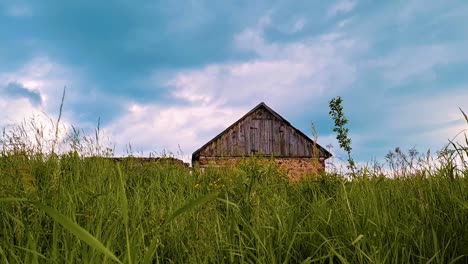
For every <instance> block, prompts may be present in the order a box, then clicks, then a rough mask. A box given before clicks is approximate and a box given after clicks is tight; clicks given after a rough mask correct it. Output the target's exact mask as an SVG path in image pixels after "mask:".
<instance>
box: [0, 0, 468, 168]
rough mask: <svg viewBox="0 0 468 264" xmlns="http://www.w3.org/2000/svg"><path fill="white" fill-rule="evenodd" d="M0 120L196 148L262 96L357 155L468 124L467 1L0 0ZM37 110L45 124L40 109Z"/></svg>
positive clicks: (322, 139) (426, 139)
mask: <svg viewBox="0 0 468 264" xmlns="http://www.w3.org/2000/svg"><path fill="white" fill-rule="evenodd" d="M0 34H1V36H2V37H1V41H0V127H9V126H10V125H11V124H15V123H18V122H24V120H29V119H30V118H32V117H38V116H41V117H40V118H39V119H40V120H43V121H44V122H45V123H47V120H48V118H52V119H56V118H57V116H58V114H59V108H60V103H61V97H62V92H63V89H64V87H66V95H65V100H64V106H63V111H62V119H61V122H62V125H63V126H64V127H66V128H65V129H71V126H73V127H75V128H78V129H82V130H83V131H86V132H88V133H93V131H94V129H95V128H96V127H97V125H98V123H99V128H100V131H101V133H102V135H103V136H104V137H105V138H106V139H107V140H108V142H109V144H111V145H112V147H113V148H115V153H116V154H119V153H120V154H121V153H128V150H129V146H131V149H132V151H133V152H135V153H140V154H141V155H149V153H174V154H175V155H177V156H178V157H180V158H182V159H185V160H188V159H190V158H189V157H190V156H191V154H192V152H193V151H195V150H196V149H198V148H199V147H201V146H202V145H203V144H204V143H206V142H207V141H209V140H210V139H212V138H213V137H214V136H216V135H217V134H218V133H220V132H221V131H222V130H224V129H225V128H226V127H227V126H229V125H230V124H232V123H233V122H234V121H236V120H237V119H239V118H240V117H241V116H243V115H244V114H245V113H246V112H248V111H249V110H250V109H252V108H253V107H255V106H256V105H257V104H258V103H260V102H265V103H266V104H267V105H268V106H270V107H271V108H272V109H274V110H275V111H276V112H278V113H279V114H280V115H282V116H283V117H284V118H285V119H287V120H288V121H290V122H291V123H292V124H293V125H294V126H295V127H296V128H298V129H300V130H301V131H303V132H304V133H306V134H307V135H309V136H311V137H312V129H311V123H312V122H313V123H314V124H315V126H316V128H317V133H318V143H319V144H320V145H322V146H324V147H325V146H327V145H330V144H331V145H333V148H332V149H331V152H332V153H334V154H335V156H337V157H343V158H344V154H343V152H342V151H340V150H339V146H338V143H337V142H336V140H335V134H334V132H333V131H332V130H333V121H332V119H331V118H330V116H329V113H328V112H329V108H328V102H329V101H330V100H331V99H332V98H334V97H336V96H341V97H342V98H343V107H344V113H345V116H346V117H347V118H348V120H349V123H348V125H347V126H348V128H349V136H350V138H351V139H352V148H353V152H352V154H353V157H354V159H355V160H357V161H359V162H367V161H371V160H383V158H384V157H385V155H386V154H387V153H388V151H391V150H394V149H395V148H396V147H400V148H401V149H403V150H406V149H410V148H416V149H418V150H420V151H421V152H425V151H426V150H427V149H431V150H432V151H435V150H437V149H440V148H441V147H442V146H443V145H444V144H446V143H447V142H448V140H449V139H452V138H453V137H454V136H455V135H456V134H457V133H458V132H460V131H462V130H463V129H467V128H468V124H467V123H466V122H465V121H464V119H463V116H462V114H461V112H460V110H459V107H460V108H462V109H465V112H468V3H467V2H466V1H464V0H460V1H451V0H447V1H426V0H413V1H370V0H369V1H362V0H338V1H335V2H333V1H313V0H304V1H301V0H298V1H291V0H285V1H270V0H249V1H245V0H240V1H204V0H199V1H167V0H161V1H147V0H138V1H123V0H114V1H88V0H81V1H58V0H55V1H54V0H44V1H25V0H0ZM41 118H42V119H41Z"/></svg>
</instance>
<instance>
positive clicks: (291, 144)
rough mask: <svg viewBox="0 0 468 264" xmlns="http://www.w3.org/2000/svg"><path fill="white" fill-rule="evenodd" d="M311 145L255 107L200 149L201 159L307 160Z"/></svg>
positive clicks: (271, 115) (264, 110)
mask: <svg viewBox="0 0 468 264" xmlns="http://www.w3.org/2000/svg"><path fill="white" fill-rule="evenodd" d="M312 149H313V143H311V142H310V141H309V140H307V138H304V137H303V136H301V135H300V134H299V133H297V132H296V131H295V129H294V128H292V127H291V126H290V125H287V124H285V123H284V121H282V120H280V119H279V118H277V117H276V116H274V115H273V114H272V113H271V112H269V111H267V110H266V109H265V108H258V109H257V110H256V111H254V112H253V113H252V114H251V115H249V116H247V117H246V118H245V119H243V120H242V121H240V122H238V123H237V124H236V125H235V126H233V127H231V129H229V130H228V131H227V132H226V133H223V134H222V135H221V136H220V137H219V138H217V139H216V140H214V141H212V142H211V143H210V144H209V145H207V146H206V147H205V148H204V149H202V150H201V152H200V156H202V157H203V156H205V157H236V156H237V157H240V156H249V155H250V154H259V153H262V154H264V155H274V156H278V157H311V156H312Z"/></svg>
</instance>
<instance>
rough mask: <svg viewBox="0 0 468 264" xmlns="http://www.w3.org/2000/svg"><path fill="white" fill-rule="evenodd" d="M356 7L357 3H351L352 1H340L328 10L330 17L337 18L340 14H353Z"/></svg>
mask: <svg viewBox="0 0 468 264" xmlns="http://www.w3.org/2000/svg"><path fill="white" fill-rule="evenodd" d="M355 6H356V2H355V1H350V0H344V1H339V2H337V3H335V4H334V5H332V6H331V7H330V8H329V9H328V15H329V16H336V15H338V14H346V13H349V12H351V11H352V10H353V9H354V7H355Z"/></svg>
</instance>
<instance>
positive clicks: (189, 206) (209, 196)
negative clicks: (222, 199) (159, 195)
mask: <svg viewBox="0 0 468 264" xmlns="http://www.w3.org/2000/svg"><path fill="white" fill-rule="evenodd" d="M218 195H219V192H212V193H209V194H207V195H204V196H201V197H198V198H197V199H195V200H193V201H191V202H188V203H187V204H185V205H184V206H182V207H181V208H179V209H177V210H176V211H175V212H174V213H173V214H172V215H171V216H169V217H168V218H167V219H166V221H165V222H164V224H168V223H170V222H171V221H172V220H174V218H176V217H177V216H179V215H181V214H183V213H185V212H188V211H190V210H191V209H193V208H195V207H197V206H199V205H201V204H204V203H206V202H208V201H210V200H213V199H215V198H216V197H218Z"/></svg>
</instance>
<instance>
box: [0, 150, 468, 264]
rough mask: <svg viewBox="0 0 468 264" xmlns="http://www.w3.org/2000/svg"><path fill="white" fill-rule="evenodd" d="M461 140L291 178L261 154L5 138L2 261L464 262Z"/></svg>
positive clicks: (465, 173) (467, 235)
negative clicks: (196, 153) (146, 151)
mask: <svg viewBox="0 0 468 264" xmlns="http://www.w3.org/2000/svg"><path fill="white" fill-rule="evenodd" d="M3 142H7V141H3ZM73 142H74V141H73ZM75 143H76V142H75ZM26 145H27V144H26ZM54 145H55V144H54ZM15 146H17V145H15ZM35 146H36V147H37V146H38V144H36V145H35ZM467 146H468V142H467V144H466V145H460V144H458V145H456V144H453V145H451V146H450V147H451V148H449V149H447V150H446V151H445V152H444V153H445V154H444V155H441V157H445V159H442V158H441V159H439V160H438V162H435V163H434V164H429V165H427V166H425V167H421V166H413V163H412V162H408V161H407V160H406V161H405V159H406V157H405V156H399V159H394V158H395V157H390V156H389V157H388V158H389V159H390V160H391V163H392V166H391V169H392V170H393V172H394V173H396V174H394V175H393V176H394V177H393V178H392V179H391V178H389V177H384V176H383V175H380V173H377V172H375V171H373V172H370V171H369V170H367V169H365V168H364V169H361V170H360V171H359V172H358V173H357V174H356V175H353V176H352V177H351V178H350V177H343V175H340V174H337V173H327V174H323V175H320V176H318V177H313V178H309V179H307V180H304V181H300V182H295V183H290V182H288V181H287V180H286V177H285V173H284V172H283V171H282V170H281V169H278V168H276V167H275V165H274V163H273V162H271V161H270V160H269V159H268V158H258V157H251V158H246V159H245V160H243V161H242V162H241V163H240V164H239V165H238V166H237V167H233V168H224V169H215V168H212V169H208V170H206V171H205V172H203V173H201V172H200V171H199V170H198V169H197V168H194V170H193V171H190V170H189V169H188V168H186V167H184V166H182V165H176V164H172V163H170V162H169V161H168V160H164V159H163V160H161V161H159V162H153V163H145V164H142V163H140V162H138V161H136V160H134V159H126V160H123V161H121V162H118V163H117V162H114V161H112V160H109V159H105V158H99V157H96V158H83V157H82V155H78V153H77V152H74V151H70V152H68V154H61V155H54V154H50V153H49V154H48V155H42V154H40V153H39V152H37V151H31V152H28V151H24V149H23V150H21V149H19V148H16V147H15V148H5V146H4V148H3V149H4V150H3V152H1V155H0V225H1V228H0V263H119V262H122V263H315V262H318V263H468V169H467V167H468V162H467V161H466V160H465V159H464V158H465V157H466V154H467V152H468V151H467ZM397 154H401V153H398V152H397ZM410 156H411V155H410ZM397 158H398V157H397ZM405 162H406V163H405ZM348 176H349V175H348Z"/></svg>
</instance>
